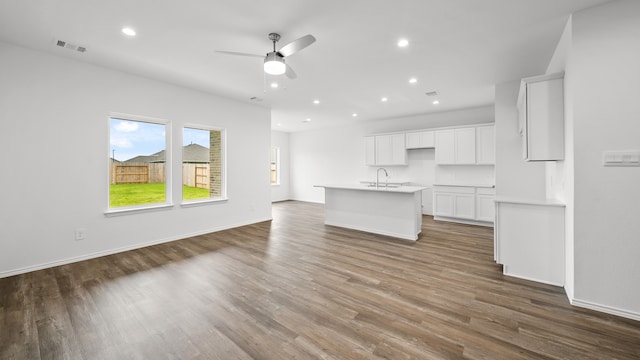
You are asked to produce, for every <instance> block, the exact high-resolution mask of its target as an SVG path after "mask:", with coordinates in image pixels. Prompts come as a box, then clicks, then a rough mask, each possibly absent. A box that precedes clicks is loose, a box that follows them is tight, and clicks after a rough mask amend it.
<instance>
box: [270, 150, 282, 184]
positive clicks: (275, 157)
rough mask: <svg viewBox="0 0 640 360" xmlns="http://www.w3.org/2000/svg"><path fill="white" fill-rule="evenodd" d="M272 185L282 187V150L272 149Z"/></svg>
mask: <svg viewBox="0 0 640 360" xmlns="http://www.w3.org/2000/svg"><path fill="white" fill-rule="evenodd" d="M271 185H280V148H279V147H275V146H274V147H271Z"/></svg>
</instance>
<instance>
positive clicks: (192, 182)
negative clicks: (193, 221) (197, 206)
mask: <svg viewBox="0 0 640 360" xmlns="http://www.w3.org/2000/svg"><path fill="white" fill-rule="evenodd" d="M222 133H223V131H222V130H207V129H198V128H188V127H185V128H184V130H183V134H182V139H183V148H182V199H183V200H187V201H188V200H201V199H209V198H221V197H223V196H224V187H223V185H224V184H223V173H222V165H223V152H222V151H223V136H222Z"/></svg>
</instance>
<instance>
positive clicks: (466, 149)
mask: <svg viewBox="0 0 640 360" xmlns="http://www.w3.org/2000/svg"><path fill="white" fill-rule="evenodd" d="M475 163H476V128H475V127H468V128H457V129H447V130H438V131H436V164H458V165H464V164H475Z"/></svg>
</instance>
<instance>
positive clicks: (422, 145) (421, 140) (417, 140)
mask: <svg viewBox="0 0 640 360" xmlns="http://www.w3.org/2000/svg"><path fill="white" fill-rule="evenodd" d="M434 135H435V132H434V131H417V132H408V133H407V134H406V139H405V141H406V145H407V149H427V148H433V147H435V137H434Z"/></svg>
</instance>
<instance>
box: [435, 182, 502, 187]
mask: <svg viewBox="0 0 640 360" xmlns="http://www.w3.org/2000/svg"><path fill="white" fill-rule="evenodd" d="M433 186H462V187H481V188H495V187H496V186H495V185H490V184H461V183H448V184H433Z"/></svg>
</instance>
